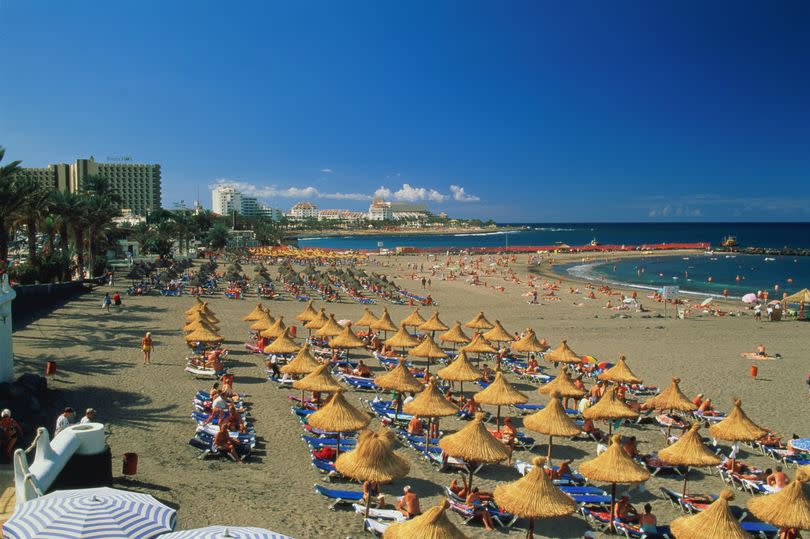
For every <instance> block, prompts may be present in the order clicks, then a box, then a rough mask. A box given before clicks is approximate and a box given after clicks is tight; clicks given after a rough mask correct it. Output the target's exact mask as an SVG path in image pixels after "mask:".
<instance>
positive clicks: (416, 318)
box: [400, 307, 425, 327]
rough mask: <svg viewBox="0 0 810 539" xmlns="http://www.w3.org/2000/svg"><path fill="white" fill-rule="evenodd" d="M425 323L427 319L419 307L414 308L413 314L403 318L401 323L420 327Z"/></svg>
mask: <svg viewBox="0 0 810 539" xmlns="http://www.w3.org/2000/svg"><path fill="white" fill-rule="evenodd" d="M424 323H425V319H424V318H422V315H421V314H419V307H417V308H416V309H414V310H413V312H412V313H411V314H409V315H408V316H406V317H405V318H403V319H402V321H401V322H400V324H402V325H403V326H411V327H418V326H421V325H422V324H424Z"/></svg>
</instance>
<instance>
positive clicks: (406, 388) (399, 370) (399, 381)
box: [374, 358, 425, 421]
mask: <svg viewBox="0 0 810 539" xmlns="http://www.w3.org/2000/svg"><path fill="white" fill-rule="evenodd" d="M374 385H375V386H377V387H379V388H381V389H388V390H390V391H396V392H397V399H396V406H395V407H394V421H397V420H398V419H399V417H398V416H399V409H400V406H401V402H402V401H401V399H400V398H399V394H401V393H405V392H412V393H418V392H420V391H422V390H423V389H424V388H425V386H423V385H422V382H420V381H419V380H417V379H416V378H414V376H413V374H411V371H410V370H408V367H406V366H405V360H404V359H402V358H400V360H399V363H397V366H396V367H394V368H393V369H391V370H390V371H388V372H386V373H384V374H380V375H379V376H377V377H376V378H375V379H374Z"/></svg>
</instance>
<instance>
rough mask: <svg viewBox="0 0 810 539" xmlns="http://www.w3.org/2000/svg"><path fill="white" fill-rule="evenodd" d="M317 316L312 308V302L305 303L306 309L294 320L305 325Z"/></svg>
mask: <svg viewBox="0 0 810 539" xmlns="http://www.w3.org/2000/svg"><path fill="white" fill-rule="evenodd" d="M317 316H318V311H316V310H315V308H314V307H313V306H312V300H310V301H308V302H307V306H306V308H305V309H304V310H303V311H301V313H299V314H298V315H297V316H296V317H295V319H296V320H299V321H301V322H304V323H305V324H306V323H307V322H309V321H311V320H314V319H315V318H316V317H317Z"/></svg>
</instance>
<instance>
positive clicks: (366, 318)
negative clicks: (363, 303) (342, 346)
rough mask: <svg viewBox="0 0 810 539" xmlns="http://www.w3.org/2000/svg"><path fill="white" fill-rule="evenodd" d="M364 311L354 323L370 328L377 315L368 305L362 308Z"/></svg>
mask: <svg viewBox="0 0 810 539" xmlns="http://www.w3.org/2000/svg"><path fill="white" fill-rule="evenodd" d="M364 311H365V312H364V313H363V316H361V317H360V320H358V321H357V322H355V323H354V325H355V326H357V327H365V328H370V327H371V325H372V324H374V323H375V322H376V321H377V317H376V316H375V315H374V313H373V312H372V311H371V309H369V308H368V307H366V308H365V309H364Z"/></svg>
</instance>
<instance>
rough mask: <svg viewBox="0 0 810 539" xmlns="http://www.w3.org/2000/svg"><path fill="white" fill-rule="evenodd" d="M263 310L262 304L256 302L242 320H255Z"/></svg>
mask: <svg viewBox="0 0 810 539" xmlns="http://www.w3.org/2000/svg"><path fill="white" fill-rule="evenodd" d="M263 312H264V309H263V308H262V304H261V303H257V304H256V306H255V307H254V308H253V310H252V311H250V312H249V313H248V314H247V316H245V317H244V318H243V319H242V320H243V321H245V322H255V321H256V320H258V319H259V318H260V317H261V315H262V313H263Z"/></svg>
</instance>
